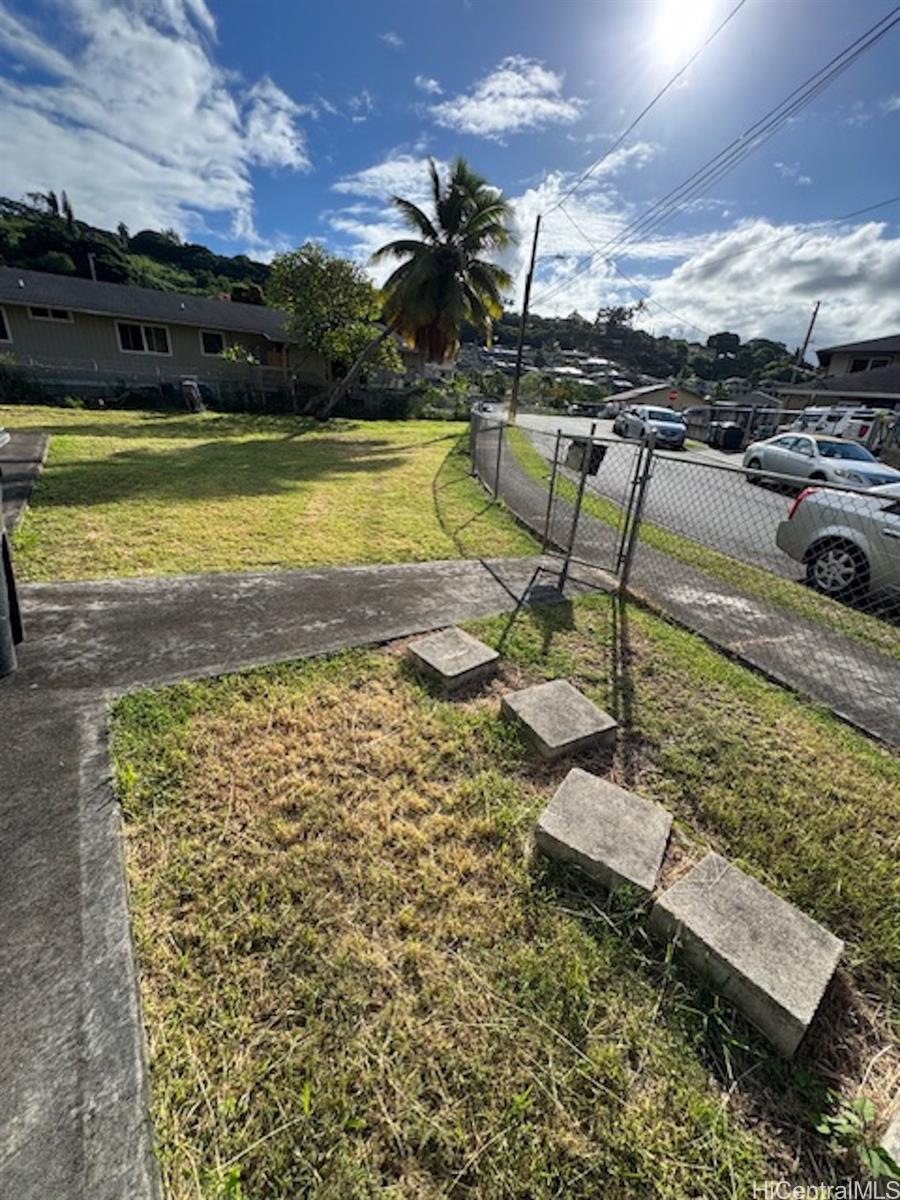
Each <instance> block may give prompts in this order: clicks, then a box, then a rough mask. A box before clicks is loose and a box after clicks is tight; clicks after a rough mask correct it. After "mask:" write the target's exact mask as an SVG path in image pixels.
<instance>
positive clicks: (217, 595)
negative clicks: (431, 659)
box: [0, 559, 541, 1200]
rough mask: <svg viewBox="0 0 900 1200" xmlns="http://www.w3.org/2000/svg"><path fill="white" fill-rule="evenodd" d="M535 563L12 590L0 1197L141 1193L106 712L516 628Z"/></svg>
mask: <svg viewBox="0 0 900 1200" xmlns="http://www.w3.org/2000/svg"><path fill="white" fill-rule="evenodd" d="M540 563H541V560H539V559H510V560H502V561H495V562H478V561H454V562H436V563H421V564H410V565H404V566H386V567H347V568H334V569H330V570H322V571H279V572H272V573H269V574H247V575H208V576H202V575H199V576H183V577H177V578H160V579H135V580H123V581H107V582H99V583H71V584H31V585H27V586H25V587H24V588H23V589H22V600H23V606H24V609H25V614H26V620H27V627H28V635H29V636H28V641H27V642H26V643H25V645H24V646H22V647H21V653H20V669H19V671H18V672H16V674H14V675H12V676H10V677H9V678H8V679H6V680H4V681H2V682H0V709H2V712H3V722H2V724H3V737H2V738H0V861H2V863H3V870H2V871H0V913H2V914H3V920H2V923H0V1095H2V1097H3V1124H2V1129H0V1196H4V1197H5V1196H10V1197H12V1196H15V1197H16V1200H51V1198H52V1200H82V1198H83V1200H125V1198H126V1197H127V1200H146V1198H151V1197H155V1196H156V1195H157V1194H158V1192H157V1188H158V1184H157V1177H156V1169H155V1165H154V1160H153V1155H152V1148H151V1136H150V1128H149V1124H148V1118H147V1082H146V1071H145V1064H144V1053H143V1041H142V1032H141V1024H140V1016H139V1002H138V991H137V984H136V979H135V966H134V958H133V953H132V946H131V940H130V935H129V924H128V911H127V897H126V889H125V875H124V867H123V861H122V849H121V838H120V823H119V812H118V807H117V805H116V803H115V800H114V796H113V792H112V788H111V785H110V766H109V761H108V758H107V753H106V737H105V712H106V703H107V702H108V701H109V700H110V699H111V698H113V697H114V696H116V695H118V694H121V693H122V692H124V691H126V690H128V689H129V688H134V687H137V686H143V685H158V684H164V683H169V682H173V681H175V680H178V679H188V678H197V677H199V676H205V675H214V674H218V673H221V672H224V671H232V670H236V669H239V668H242V667H250V666H254V665H257V664H261V663H267V662H272V661H281V660H286V659H292V658H299V657H304V656H308V655H314V654H321V653H325V652H328V651H333V650H337V649H341V648H343V647H348V646H358V645H363V644H367V643H375V642H382V641H387V640H390V639H392V638H396V637H402V636H405V635H408V634H413V633H419V632H422V631H425V630H429V629H434V628H436V627H439V626H444V625H449V624H453V623H455V622H458V621H465V620H468V619H471V618H473V617H479V616H485V615H488V614H490V613H498V612H504V611H509V610H511V609H513V608H514V607H515V605H516V603H517V602H518V600H519V598H520V596H521V594H522V592H523V590H524V588H525V587H526V586H527V585H528V583H529V582H530V581H531V579H532V576H533V573H534V571H535V569H536V568H537V567H538V566H539V565H540Z"/></svg>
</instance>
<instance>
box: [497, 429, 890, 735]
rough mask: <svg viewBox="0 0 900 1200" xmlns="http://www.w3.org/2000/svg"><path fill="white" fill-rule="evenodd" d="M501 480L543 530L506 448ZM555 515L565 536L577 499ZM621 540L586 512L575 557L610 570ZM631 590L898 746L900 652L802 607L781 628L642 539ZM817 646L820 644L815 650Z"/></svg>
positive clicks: (540, 494) (513, 503)
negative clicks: (896, 655) (825, 622)
mask: <svg viewBox="0 0 900 1200" xmlns="http://www.w3.org/2000/svg"><path fill="white" fill-rule="evenodd" d="M496 438H497V434H496V431H495V430H492V431H489V432H484V433H482V435H481V436H480V437H479V439H478V441H479V449H478V464H477V466H478V471H479V474H480V475H481V477H482V478H483V479H486V480H487V481H488V483H491V482H493V479H494V473H495V464H496V454H497V449H496V445H497V443H496ZM548 470H549V468H548ZM500 483H501V486H500V495H501V498H502V499H503V501H504V503H505V504H506V505H507V506H508V508H509V509H510V511H511V512H512V513H513V514H514V515H515V516H516V517H517V518H518V519H519V520H520V521H521V522H522V523H523V524H524V525H526V526H528V527H529V528H530V529H533V530H535V531H537V532H538V534H539V535H540V533H541V532H542V531H543V528H544V518H545V514H546V510H547V495H548V491H547V487H545V486H544V485H543V484H541V483H538V482H537V481H536V480H534V479H532V478H531V476H529V475H527V474H526V473H525V472H524V471H523V470H522V469H521V468H520V467H519V466H518V464H517V463H516V461H515V459H514V457H513V455H512V453H510V452H509V451H508V449H507V448H506V447H504V451H503V456H502V470H501V473H500ZM554 514H555V520H554V531H555V534H554V536H555V538H556V539H557V540H560V539H566V540H567V539H568V532H569V529H570V528H571V522H572V516H573V508H572V505H571V504H569V503H568V502H567V501H565V500H562V499H560V498H559V497H557V498H556V500H555V501H554ZM617 540H618V533H617V531H616V530H614V529H613V528H612V527H611V526H609V525H605V524H603V523H602V522H601V521H598V520H597V519H596V518H595V517H592V516H590V515H588V514H586V513H582V515H581V518H580V520H579V524H578V530H577V536H576V540H575V545H574V548H573V551H574V555H575V557H576V558H580V559H582V560H583V561H585V562H591V563H597V564H598V565H600V566H606V567H608V568H609V569H612V568H613V565H614V561H615V550H616V543H617ZM630 587H631V590H632V591H633V592H634V593H635V594H636V595H638V596H639V597H641V598H643V599H645V600H646V601H647V602H648V603H649V604H650V605H651V606H653V607H655V608H658V609H660V610H661V611H662V612H664V613H666V614H667V615H669V616H671V617H672V618H673V619H674V620H676V621H678V623H679V624H681V625H684V626H685V627H686V628H688V629H691V630H693V631H694V632H695V633H698V634H700V635H701V636H702V637H704V638H706V639H707V641H710V642H712V643H713V644H714V645H716V646H718V647H720V648H721V649H722V650H724V651H725V652H726V653H728V654H730V655H732V656H733V657H735V658H738V659H740V660H741V661H742V662H744V663H746V664H747V665H748V666H751V667H754V668H756V669H757V670H759V671H761V672H763V674H765V675H767V676H768V677H769V678H770V679H774V680H775V681H776V682H778V683H781V684H784V685H785V686H786V687H789V688H791V689H792V690H793V691H796V692H798V693H800V694H801V695H803V696H807V697H809V698H810V699H811V700H814V701H817V702H818V703H821V704H824V705H826V706H827V707H828V708H829V709H831V710H832V711H833V712H834V713H836V714H837V715H838V716H839V717H841V718H843V719H844V720H845V721H848V722H849V723H850V724H852V725H855V726H856V727H857V728H859V729H861V730H863V732H865V733H868V734H870V735H871V736H872V737H876V738H879V739H881V740H882V741H884V742H887V743H888V744H889V745H891V746H893V747H895V748H897V749H900V721H898V720H897V709H896V705H897V695H898V693H900V664H898V663H897V661H896V660H895V659H893V658H891V657H890V656H888V655H886V654H879V653H878V651H877V650H873V649H870V648H869V647H868V646H866V645H864V644H863V643H862V642H859V641H856V640H855V639H853V638H849V637H846V636H845V635H843V634H841V633H838V632H836V631H835V630H833V629H826V628H825V627H824V626H822V625H819V624H818V623H817V622H815V621H813V620H810V619H807V618H804V617H801V616H799V615H795V614H789V618H790V632H789V633H783V632H781V633H775V632H773V631H776V630H783V629H784V628H785V609H783V608H781V607H779V606H778V605H776V604H773V603H769V602H767V601H765V600H760V599H758V598H755V597H752V596H748V595H747V594H746V593H745V592H742V591H740V590H739V589H737V588H735V587H732V586H731V585H730V584H728V583H724V582H723V581H721V580H719V579H712V578H711V577H710V576H708V575H706V574H704V572H702V571H700V570H698V569H697V568H695V567H691V566H688V565H686V564H685V563H682V562H679V561H678V560H677V559H674V558H671V557H669V556H668V555H667V554H664V553H662V552H661V551H658V550H654V549H651V548H650V547H649V546H646V545H644V544H640V545H639V547H638V552H637V553H636V554H635V557H634V563H633V566H632V572H631V579H630ZM810 647H815V652H814V653H811V652H810ZM848 664H852V667H851V666H849V665H848ZM851 669H852V672H853V684H854V686H853V688H852V689H851V688H849V687H847V681H848V677H847V671H848V670H851Z"/></svg>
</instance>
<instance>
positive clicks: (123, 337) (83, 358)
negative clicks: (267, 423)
mask: <svg viewBox="0 0 900 1200" xmlns="http://www.w3.org/2000/svg"><path fill="white" fill-rule="evenodd" d="M284 322H285V314H284V313H283V312H280V311H279V310H278V309H274V308H266V307H264V306H262V305H256V304H239V303H235V302H232V301H227V300H214V299H212V298H211V297H208V296H191V295H183V294H180V293H176V292H163V291H158V290H157V289H155V288H142V287H129V286H127V285H125V284H119V283H97V282H95V281H93V280H90V279H80V278H76V277H74V276H70V275H51V274H48V273H46V272H43V271H23V270H20V269H18V268H17V267H0V354H3V355H5V356H8V357H11V358H12V359H13V361H14V362H15V363H16V364H17V365H18V366H20V367H23V368H24V369H26V370H27V371H29V373H31V374H33V375H34V376H35V377H37V378H39V379H40V380H41V381H42V382H43V383H44V384H45V385H46V386H48V387H50V388H53V389H56V390H60V389H62V390H77V389H79V388H82V389H84V388H88V389H96V390H100V391H102V390H104V389H105V388H109V387H116V386H121V385H122V384H123V383H124V384H125V385H126V386H133V387H142V386H158V385H160V384H173V385H176V386H180V384H181V383H182V382H183V381H184V380H185V379H195V380H197V381H198V382H199V383H204V384H207V385H208V386H210V387H212V388H213V389H214V390H218V389H221V388H228V387H243V388H246V387H250V388H251V389H253V390H258V391H263V392H269V391H280V390H282V389H283V388H286V387H288V386H289V385H290V383H291V382H292V380H296V381H297V382H300V383H322V382H324V381H325V379H326V364H325V362H324V360H323V359H322V358H321V357H320V356H319V355H317V354H313V353H309V352H304V351H303V349H302V347H298V346H296V345H293V344H291V343H290V342H289V341H288V340H287V337H286V334H285V328H284ZM229 349H235V350H237V351H238V352H239V357H240V359H241V361H231V360H230V359H229V358H226V357H223V352H225V351H227V350H229Z"/></svg>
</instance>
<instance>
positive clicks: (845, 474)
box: [834, 467, 865, 483]
mask: <svg viewBox="0 0 900 1200" xmlns="http://www.w3.org/2000/svg"><path fill="white" fill-rule="evenodd" d="M834 473H835V475H837V476H838V477H839V478H840V479H849V480H850V482H851V483H865V480H864V479H863V477H862V475H860V473H859V471H848V470H847V469H846V468H845V467H835V468H834Z"/></svg>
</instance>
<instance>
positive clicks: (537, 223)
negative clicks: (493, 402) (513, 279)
mask: <svg viewBox="0 0 900 1200" xmlns="http://www.w3.org/2000/svg"><path fill="white" fill-rule="evenodd" d="M540 228H541V214H540V213H538V215H537V216H536V217H535V220H534V239H533V241H532V243H531V262H530V263H529V266H528V274H527V275H526V276H525V296H524V298H523V300H522V316H521V319H520V320H519V341H518V344H517V346H516V373H515V374H514V375H513V385H512V396H511V397H510V401H509V423H510V425H515V423H516V413H517V412H518V410H519V380H520V379H521V378H522V349H523V347H524V345H525V323H526V321H527V320H528V301H529V300H530V299H531V280H532V277H533V275H534V260H535V258H536V257H537V244H538V233H539V232H540Z"/></svg>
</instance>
